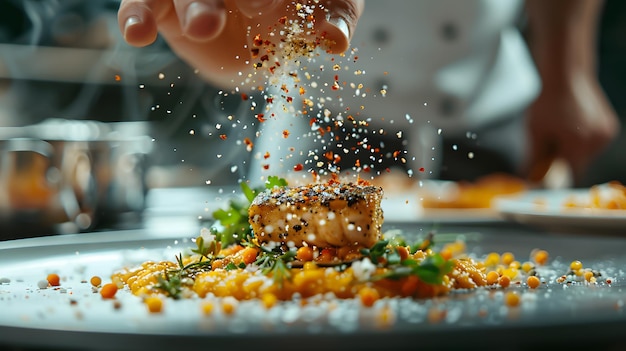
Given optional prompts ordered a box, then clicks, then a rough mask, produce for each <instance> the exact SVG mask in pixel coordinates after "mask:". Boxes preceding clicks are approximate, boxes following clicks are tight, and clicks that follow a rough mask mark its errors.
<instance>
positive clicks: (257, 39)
mask: <svg viewBox="0 0 626 351" xmlns="http://www.w3.org/2000/svg"><path fill="white" fill-rule="evenodd" d="M252 45H254V46H261V45H263V40H261V34H257V35H255V36H254V39H253V40H252Z"/></svg>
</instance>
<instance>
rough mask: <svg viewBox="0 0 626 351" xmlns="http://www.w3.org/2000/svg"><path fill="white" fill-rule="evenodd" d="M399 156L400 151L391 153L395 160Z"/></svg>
mask: <svg viewBox="0 0 626 351" xmlns="http://www.w3.org/2000/svg"><path fill="white" fill-rule="evenodd" d="M399 155H400V151H398V150H396V151H394V152H393V157H394V158H396V157H398V156H399Z"/></svg>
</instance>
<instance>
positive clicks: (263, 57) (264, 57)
mask: <svg viewBox="0 0 626 351" xmlns="http://www.w3.org/2000/svg"><path fill="white" fill-rule="evenodd" d="M269 59H270V57H269V56H268V55H263V56H261V61H269Z"/></svg>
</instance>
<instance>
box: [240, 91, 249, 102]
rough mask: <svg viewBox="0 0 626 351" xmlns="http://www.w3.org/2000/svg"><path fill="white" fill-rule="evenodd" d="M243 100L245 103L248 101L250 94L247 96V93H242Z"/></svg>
mask: <svg viewBox="0 0 626 351" xmlns="http://www.w3.org/2000/svg"><path fill="white" fill-rule="evenodd" d="M241 100H243V101H246V100H248V94H246V93H241Z"/></svg>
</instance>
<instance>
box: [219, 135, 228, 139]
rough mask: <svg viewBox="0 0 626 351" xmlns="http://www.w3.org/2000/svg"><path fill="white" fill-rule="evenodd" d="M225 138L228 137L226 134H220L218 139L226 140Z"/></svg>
mask: <svg viewBox="0 0 626 351" xmlns="http://www.w3.org/2000/svg"><path fill="white" fill-rule="evenodd" d="M226 138H228V137H227V136H226V134H220V139H222V140H226Z"/></svg>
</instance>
